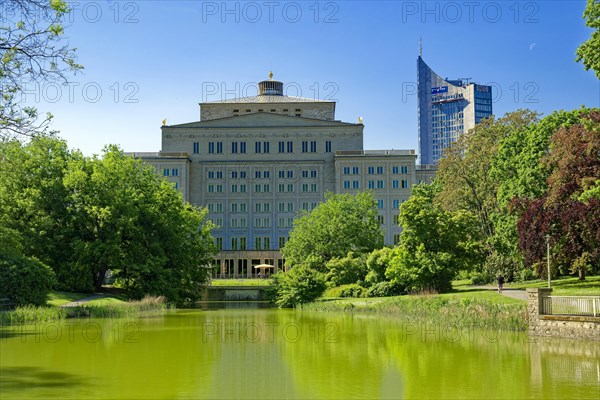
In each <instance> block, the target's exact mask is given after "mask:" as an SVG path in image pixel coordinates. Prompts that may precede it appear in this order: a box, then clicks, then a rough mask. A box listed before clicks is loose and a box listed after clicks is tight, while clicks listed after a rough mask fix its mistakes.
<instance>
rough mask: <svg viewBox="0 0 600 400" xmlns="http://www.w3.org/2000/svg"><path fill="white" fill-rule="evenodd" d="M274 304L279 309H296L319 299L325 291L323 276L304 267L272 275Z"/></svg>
mask: <svg viewBox="0 0 600 400" xmlns="http://www.w3.org/2000/svg"><path fill="white" fill-rule="evenodd" d="M273 281H274V285H275V290H276V292H277V295H276V300H275V302H276V304H277V305H278V306H279V307H284V308H285V307H296V306H298V305H300V304H304V303H308V302H310V301H313V300H314V299H316V298H317V297H319V296H320V295H321V294H323V292H324V291H325V287H326V285H325V275H324V274H323V273H321V272H318V271H315V270H314V269H310V268H307V267H304V266H298V267H294V268H292V269H290V270H289V271H288V272H286V273H278V274H275V275H273Z"/></svg>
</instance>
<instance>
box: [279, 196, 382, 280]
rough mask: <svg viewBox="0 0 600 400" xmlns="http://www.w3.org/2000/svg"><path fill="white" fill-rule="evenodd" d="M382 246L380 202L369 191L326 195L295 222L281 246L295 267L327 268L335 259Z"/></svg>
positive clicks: (286, 257) (287, 259)
mask: <svg viewBox="0 0 600 400" xmlns="http://www.w3.org/2000/svg"><path fill="white" fill-rule="evenodd" d="M382 246H383V234H382V232H381V227H380V224H379V222H378V221H377V203H376V202H375V199H374V198H373V195H372V194H370V193H366V192H363V193H359V194H357V195H350V194H331V193H329V194H327V195H326V201H325V202H324V203H321V204H319V205H318V206H317V207H316V208H315V209H314V210H313V211H312V212H306V211H305V212H304V213H303V214H302V215H301V216H300V217H299V218H297V219H296V220H295V221H294V228H293V230H292V231H291V232H290V240H289V241H288V242H287V243H286V244H285V246H284V247H283V248H282V249H281V252H282V253H283V256H284V257H285V259H286V261H287V262H288V263H289V264H290V265H291V266H292V267H294V266H298V265H304V266H307V267H310V268H314V269H317V270H319V271H321V272H324V271H326V264H327V262H328V261H329V260H331V259H333V258H336V257H337V258H343V257H345V256H346V255H347V254H348V252H354V253H355V254H356V255H360V254H365V253H369V252H371V251H373V250H374V249H377V248H381V247H382Z"/></svg>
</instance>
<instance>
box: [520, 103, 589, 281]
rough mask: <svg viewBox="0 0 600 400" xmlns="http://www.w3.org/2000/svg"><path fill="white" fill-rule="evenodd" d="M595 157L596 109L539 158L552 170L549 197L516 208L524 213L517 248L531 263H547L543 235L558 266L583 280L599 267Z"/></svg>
mask: <svg viewBox="0 0 600 400" xmlns="http://www.w3.org/2000/svg"><path fill="white" fill-rule="evenodd" d="M599 154H600V110H597V109H592V110H588V111H587V112H586V113H585V114H582V116H581V119H580V121H579V123H577V124H574V125H571V126H564V127H562V128H560V129H559V130H557V131H556V132H555V133H554V135H553V136H552V138H551V140H550V151H549V153H548V154H547V155H545V156H544V158H543V159H542V163H543V164H544V165H545V167H546V168H547V169H548V170H549V171H551V172H550V174H549V176H548V180H547V184H548V190H547V193H546V194H545V195H544V196H543V197H542V198H540V199H536V200H533V201H529V202H528V201H527V200H524V201H523V200H522V202H523V203H524V204H522V205H520V207H521V208H522V209H524V210H525V212H524V213H523V216H522V218H521V219H520V221H519V224H518V229H519V245H520V248H521V250H522V251H523V253H524V255H525V259H526V261H527V262H528V263H529V264H530V265H535V264H539V263H540V262H541V261H542V260H544V259H545V257H546V254H545V252H544V248H545V246H543V244H544V237H545V235H550V236H551V238H552V244H553V248H554V255H553V258H554V259H555V260H556V262H557V263H560V264H562V265H565V266H566V267H569V268H570V270H571V272H578V273H579V278H580V279H581V280H583V279H585V273H586V271H594V270H595V269H597V268H598V266H599V265H600V250H599V249H600V212H599V211H598V209H600V199H598V198H597V197H595V196H594V193H595V190H596V189H595V187H596V184H597V181H598V179H599V177H600V156H599ZM585 193H587V195H586V196H583V195H584V194H585ZM582 197H583V198H582ZM540 272H541V271H540ZM565 272H566V271H565Z"/></svg>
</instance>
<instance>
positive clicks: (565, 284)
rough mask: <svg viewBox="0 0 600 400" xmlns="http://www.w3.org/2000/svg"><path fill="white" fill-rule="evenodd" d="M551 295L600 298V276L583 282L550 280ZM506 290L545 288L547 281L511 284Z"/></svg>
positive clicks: (591, 277)
mask: <svg viewBox="0 0 600 400" xmlns="http://www.w3.org/2000/svg"><path fill="white" fill-rule="evenodd" d="M551 286H552V294H553V295H557V296H600V276H588V277H586V278H585V281H580V280H579V279H578V278H560V279H556V280H552V282H551ZM506 287H508V288H515V289H526V288H545V287H548V281H547V280H539V279H538V280H534V281H526V282H513V283H509V284H507V285H506Z"/></svg>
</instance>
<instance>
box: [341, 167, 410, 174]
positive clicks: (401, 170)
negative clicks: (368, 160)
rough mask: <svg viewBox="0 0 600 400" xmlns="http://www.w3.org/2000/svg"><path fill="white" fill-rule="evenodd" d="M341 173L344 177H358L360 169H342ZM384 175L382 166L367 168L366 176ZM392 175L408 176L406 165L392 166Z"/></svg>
mask: <svg viewBox="0 0 600 400" xmlns="http://www.w3.org/2000/svg"><path fill="white" fill-rule="evenodd" d="M342 173H343V174H344V175H359V174H360V167H357V166H354V167H349V166H348V167H344V168H343V169H342ZM384 173H385V167H383V166H371V167H367V174H368V175H383V174H384ZM392 174H394V175H398V174H408V165H393V166H392Z"/></svg>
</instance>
